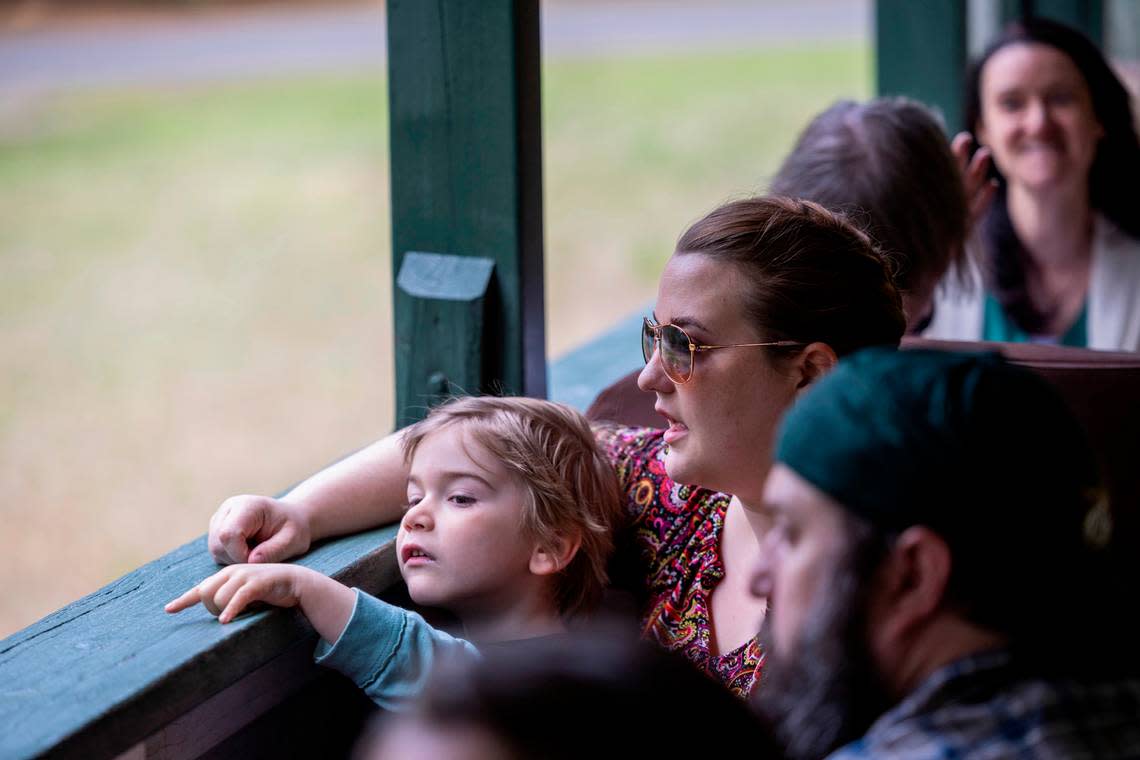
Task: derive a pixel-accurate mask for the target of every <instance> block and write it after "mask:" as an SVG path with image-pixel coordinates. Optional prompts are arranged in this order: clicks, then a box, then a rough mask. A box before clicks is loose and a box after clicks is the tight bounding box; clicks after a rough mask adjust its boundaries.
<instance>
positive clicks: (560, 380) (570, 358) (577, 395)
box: [550, 304, 653, 412]
mask: <svg viewBox="0 0 1140 760" xmlns="http://www.w3.org/2000/svg"><path fill="white" fill-rule="evenodd" d="M652 309H653V304H646V305H645V306H644V307H643V308H642V309H641V310H640V311H638V312H637V313H635V314H631V315H630V316H628V317H626V318H625V319H623V320H621V321H620V322H618V323H617V325H615V326H614V327H612V328H610V329H609V330H606V331H605V332H603V333H601V334H600V335H598V336H597V337H595V338H593V339H591V340H590V341H589V342H588V343H586V344H585V345H582V346H579V347H578V348H576V349H574V350H573V351H570V352H568V353H566V354H564V355H563V356H561V357H560V358H559V359H558V360H557V361H554V362H551V364H550V398H551V399H552V400H554V401H561V402H562V403H564V404H569V405H570V406H572V407H574V408H575V409H577V410H578V411H581V412H584V411H586V408H587V407H589V406H590V404H591V403H593V401H594V399H595V398H596V397H597V395H598V394H599V393H601V392H602V390H603V389H604V388H606V387H607V386H609V385H610V384H611V383H613V382H614V381H616V380H618V379H619V378H621V377H624V376H625V375H626V374H627V373H628V372H629V371H630V370H633V369H637V368H638V367H641V366H643V365H644V364H645V361H644V359H642V357H641V320H642V317H644V316H646V315H648V314H649V313H650V312H651V311H652Z"/></svg>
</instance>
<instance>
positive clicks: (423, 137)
mask: <svg viewBox="0 0 1140 760" xmlns="http://www.w3.org/2000/svg"><path fill="white" fill-rule="evenodd" d="M388 63H389V68H388V75H389V93H390V94H389V98H390V119H391V153H392V163H391V167H392V169H391V171H392V259H393V262H392V264H393V270H392V271H393V272H394V273H399V272H400V271H401V267H402V266H403V262H404V257H405V255H406V254H407V253H408V252H409V251H431V252H434V253H439V254H447V255H451V256H474V257H479V258H482V259H488V260H491V261H493V262H494V270H493V274H492V275H491V277H490V281H489V285H488V287H487V292H486V293H485V295H484V296H480V298H479V299H477V301H478V303H475V302H474V301H470V300H469V301H468V302H467V303H468V306H467V307H462V308H461V311H463V313H464V314H465V315H466V316H464V317H463V319H464V320H466V321H465V322H464V326H463V328H462V329H458V330H457V329H453V326H452V325H450V324H449V321H450V320H453V319H455V318H456V311H455V310H456V308H457V307H456V305H455V302H454V301H449V300H447V299H446V298H433V297H431V296H430V295H428V294H426V293H424V292H422V291H421V292H420V294H419V295H416V294H413V293H411V292H409V291H408V290H407V289H405V288H403V287H397V288H396V292H395V297H394V307H395V325H396V355H397V363H398V367H397V378H398V380H397V388H396V404H397V409H396V417H397V422H398V423H399V424H404V423H407V422H410V421H412V420H414V419H418V418H419V417H422V416H423V411H424V409H425V408H426V404H427V402H429V401H430V400H431V399H432V398H433V397H435V396H437V395H438V393H439V392H440V390H441V389H442V388H443V387H445V386H446V387H448V388H451V389H462V390H463V391H466V392H475V391H479V390H482V391H491V392H505V393H523V394H526V395H531V396H544V395H545V393H546V357H545V347H544V343H545V333H544V327H543V291H542V168H541V166H542V161H541V159H542V155H541V112H540V69H539V22H538V0H477V1H476V0H437V1H436V2H430V3H429V2H423V0H389V2H388ZM457 271H458V270H457ZM445 289H446V288H445ZM472 304H474V306H472ZM479 304H482V309H483V313H482V315H481V317H482V318H481V320H480V319H475V317H474V315H473V314H472V313H471V311H470V308H479ZM477 322H478V323H480V324H479V327H480V329H481V335H475V336H472V334H471V328H472V327H473V326H475V325H476V323H477ZM472 340H474V341H475V346H474V347H473V346H472V345H471V341H472ZM428 346H430V353H431V357H430V358H431V361H430V362H427V361H419V360H418V359H417V360H415V361H414V362H413V364H414V365H415V366H414V367H411V366H407V365H408V362H409V359H410V358H411V357H413V356H417V355H418V352H421V351H423V350H424V349H425V347H428ZM472 350H475V351H476V352H477V353H478V354H479V356H480V361H479V362H478V365H479V369H478V376H477V377H476V380H477V382H476V383H474V385H473V383H472V378H471V375H470V372H471V370H472V367H473V363H472V362H471V360H470V353H471V351H472Z"/></svg>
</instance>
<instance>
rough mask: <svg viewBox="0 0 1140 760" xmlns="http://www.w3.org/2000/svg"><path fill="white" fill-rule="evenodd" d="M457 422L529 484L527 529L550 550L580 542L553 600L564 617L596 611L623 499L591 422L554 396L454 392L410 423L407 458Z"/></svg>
mask: <svg viewBox="0 0 1140 760" xmlns="http://www.w3.org/2000/svg"><path fill="white" fill-rule="evenodd" d="M459 424H462V425H463V428H464V430H466V431H467V432H468V433H470V434H471V436H472V438H473V439H474V440H475V441H476V442H477V443H478V444H479V445H480V446H482V447H483V448H484V449H486V450H487V452H488V453H490V454H491V455H492V456H494V457H495V458H496V459H498V460H499V461H500V462H502V464H503V465H504V466H505V467H506V468H507V470H508V471H509V472H511V474H512V475H514V476H515V477H516V478H518V480H519V482H520V483H521V484H522V485H523V487H524V491H525V493H526V501H525V503H524V504H523V516H522V530H523V535H525V536H527V537H528V538H533V539H534V540H536V541H537V542H538V543H539V545H541V546H543V547H544V548H547V549H549V550H553V549H554V548H555V546H556V541H557V539H558V538H562V537H566V538H571V539H574V538H577V539H578V540H579V541H580V545H579V548H578V551H577V552H576V553H575V554H574V557H573V558H572V559H571V560H570V562H569V563H568V564H567V565H566V567H565V568H563V569H562V570H561V572H559V574H558V576H557V578H556V579H555V597H554V600H555V603H556V604H557V606H558V611H559V613H560V614H562V615H563V616H564V617H571V616H574V615H577V614H580V613H583V612H589V611H590V610H592V609H593V608H594V607H596V606H597V604H598V602H599V601H600V600H601V597H602V593H603V591H604V590H605V586H606V582H607V577H606V563H607V562H608V560H609V556H610V553H611V552H612V550H613V530H614V527H615V525H616V522H617V519H618V515H619V510H620V498H619V493H618V484H617V476H616V475H615V473H614V469H613V465H612V464H610V462H609V460H608V459H607V458H606V457H605V455H604V454H603V453H602V451H601V450H600V449H599V447H598V444H597V441H596V440H595V439H594V433H593V431H592V430H591V429H590V423H589V422H588V421H587V420H586V418H585V417H583V416H582V415H581V414H579V413H578V412H577V411H575V410H574V409H571V408H570V407H568V406H566V405H565V404H559V403H555V402H553V401H541V400H539V399H532V398H522V397H513V398H500V397H496V396H470V397H465V398H456V399H452V400H450V401H448V402H446V403H444V404H441V405H440V406H437V407H435V408H434V409H432V410H431V412H429V413H428V416H427V418H426V419H424V420H422V421H420V422H418V423H416V424H414V425H412V426H411V427H408V428H406V429H405V430H404V432H403V434H402V436H401V444H402V445H403V449H404V458H405V460H406V461H408V462H411V460H412V457H413V456H414V455H415V452H416V448H417V447H418V446H419V445H420V443H421V442H423V440H424V438H426V437H427V436H429V435H431V434H433V433H436V432H438V431H440V430H443V429H445V428H449V427H452V426H454V425H459ZM487 551H489V552H491V551H494V547H491V546H488V547H487Z"/></svg>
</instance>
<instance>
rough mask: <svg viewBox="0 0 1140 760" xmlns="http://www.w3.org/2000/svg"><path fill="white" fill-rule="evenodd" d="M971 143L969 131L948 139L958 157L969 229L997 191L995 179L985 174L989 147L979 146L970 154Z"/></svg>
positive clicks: (955, 155) (989, 158)
mask: <svg viewBox="0 0 1140 760" xmlns="http://www.w3.org/2000/svg"><path fill="white" fill-rule="evenodd" d="M973 145H974V136H973V135H972V134H970V133H969V132H959V133H958V134H956V135H954V139H953V140H951V141H950V151H951V152H952V153H953V154H954V157H955V158H956V159H958V167H959V168H960V169H961V170H962V183H963V185H964V188H965V191H966V203H967V206H968V208H969V210H970V229H973V228H974V227H975V225H977V223H978V222H979V221H980V220H981V218H982V216H983V215H984V214H985V213H986V209H987V208H989V205H990V201H992V200H993V197H994V192H996V191H997V181H996V180H993V179H990V178H989V177H988V176H987V172H988V170H989V167H990V162H991V161H992V160H993V158H992V155H991V153H990V149H989V148H986V147H984V146H982V147H979V148H978V149H977V150H976V151H975V152H974V155H972V156H971V155H970V148H972V147H973Z"/></svg>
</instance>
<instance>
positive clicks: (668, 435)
mask: <svg viewBox="0 0 1140 760" xmlns="http://www.w3.org/2000/svg"><path fill="white" fill-rule="evenodd" d="M657 413H658V414H660V415H661V416H662V417H664V418H665V421H666V422H668V423H669V427H668V429H666V431H665V436H664V438H665V443H668V444H672V443H674V442H675V441H677V440H679V439H681V438H683V437H684V436H685V435H686V434H687V433H688V432H689V428H688V427H687V426H686V425H685V423H683V422H680V421H678V420H675V419H673V418H672V417H670V416H669V415H668V414H666V413H665V412H663V411H661V410H660V409H658V410H657Z"/></svg>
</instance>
